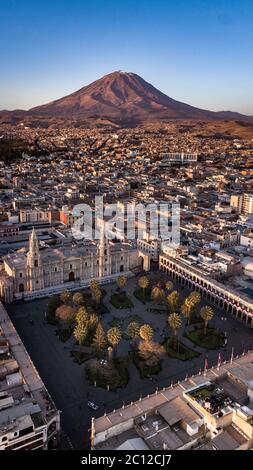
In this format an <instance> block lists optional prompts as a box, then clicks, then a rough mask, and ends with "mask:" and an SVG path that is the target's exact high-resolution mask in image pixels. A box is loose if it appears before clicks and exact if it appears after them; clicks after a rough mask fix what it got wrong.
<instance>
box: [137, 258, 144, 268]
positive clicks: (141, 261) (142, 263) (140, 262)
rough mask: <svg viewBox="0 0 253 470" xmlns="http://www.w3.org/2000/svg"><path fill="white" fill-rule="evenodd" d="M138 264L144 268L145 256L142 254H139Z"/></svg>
mask: <svg viewBox="0 0 253 470" xmlns="http://www.w3.org/2000/svg"><path fill="white" fill-rule="evenodd" d="M138 266H139V267H140V268H141V269H142V270H143V266H144V256H142V255H139V256H138Z"/></svg>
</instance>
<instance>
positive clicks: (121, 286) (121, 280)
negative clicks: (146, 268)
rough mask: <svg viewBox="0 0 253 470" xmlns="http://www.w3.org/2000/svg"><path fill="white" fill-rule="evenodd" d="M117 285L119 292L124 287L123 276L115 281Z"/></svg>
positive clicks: (124, 280) (124, 278) (124, 279)
mask: <svg viewBox="0 0 253 470" xmlns="http://www.w3.org/2000/svg"><path fill="white" fill-rule="evenodd" d="M117 284H118V287H119V289H120V290H123V289H124V287H125V285H126V277H125V276H119V277H118V279H117Z"/></svg>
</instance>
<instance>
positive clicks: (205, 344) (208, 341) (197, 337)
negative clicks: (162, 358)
mask: <svg viewBox="0 0 253 470" xmlns="http://www.w3.org/2000/svg"><path fill="white" fill-rule="evenodd" d="M185 336H186V338H188V339H189V340H190V341H192V343H194V344H196V345H197V346H200V347H201V348H205V349H219V348H221V347H222V346H223V344H224V333H223V332H222V331H220V330H217V329H216V328H208V329H207V334H206V335H204V330H203V329H202V328H198V329H195V330H193V331H187V332H186V333H185Z"/></svg>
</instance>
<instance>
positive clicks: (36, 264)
mask: <svg viewBox="0 0 253 470" xmlns="http://www.w3.org/2000/svg"><path fill="white" fill-rule="evenodd" d="M34 266H35V268H36V267H37V266H38V260H37V259H36V260H35V261H34Z"/></svg>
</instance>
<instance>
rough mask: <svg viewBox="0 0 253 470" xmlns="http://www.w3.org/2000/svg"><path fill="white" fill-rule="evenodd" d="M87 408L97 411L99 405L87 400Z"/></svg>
mask: <svg viewBox="0 0 253 470" xmlns="http://www.w3.org/2000/svg"><path fill="white" fill-rule="evenodd" d="M87 405H88V408H90V409H91V410H93V411H97V410H98V409H99V406H98V405H96V403H94V402H93V401H88V402H87Z"/></svg>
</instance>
